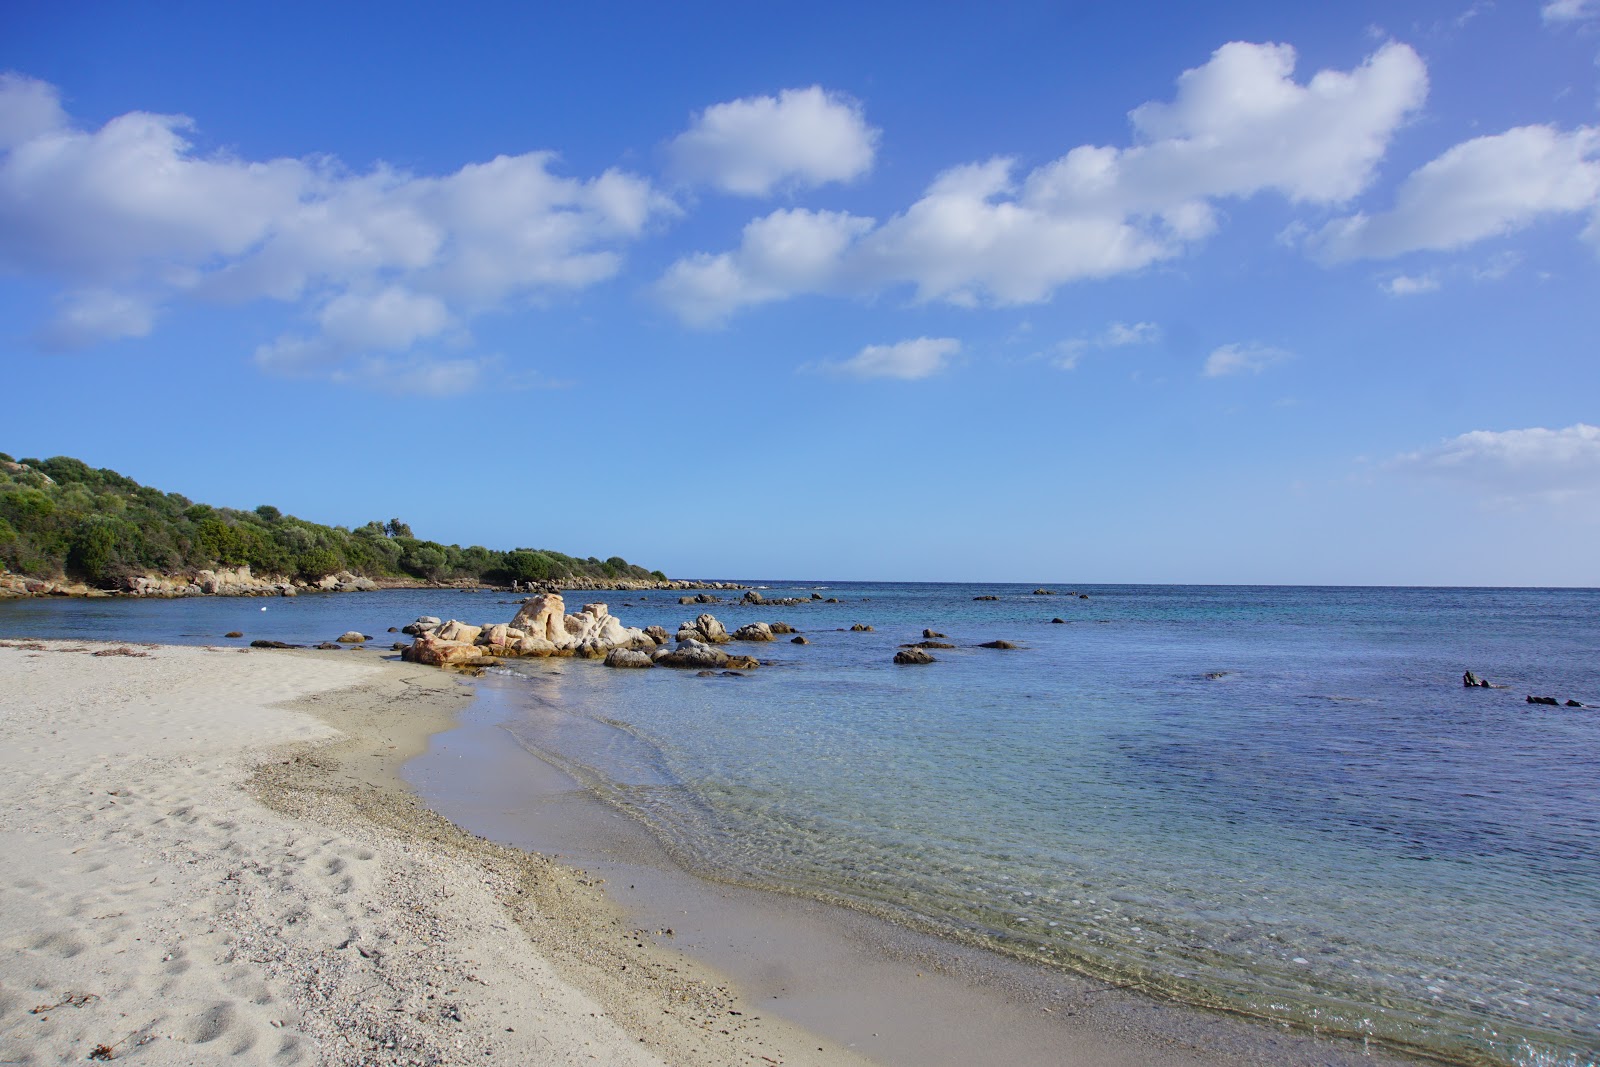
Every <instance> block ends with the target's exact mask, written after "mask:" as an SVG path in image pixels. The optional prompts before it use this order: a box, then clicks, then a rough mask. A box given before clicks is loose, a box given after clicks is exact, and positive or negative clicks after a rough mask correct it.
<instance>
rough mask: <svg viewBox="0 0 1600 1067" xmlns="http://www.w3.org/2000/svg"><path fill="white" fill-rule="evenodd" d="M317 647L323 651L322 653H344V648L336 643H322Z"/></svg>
mask: <svg viewBox="0 0 1600 1067" xmlns="http://www.w3.org/2000/svg"><path fill="white" fill-rule="evenodd" d="M317 647H318V648H320V649H323V650H324V651H331V652H342V651H344V646H343V645H341V644H339V643H338V642H337V641H323V642H322V643H321V644H319V645H317Z"/></svg>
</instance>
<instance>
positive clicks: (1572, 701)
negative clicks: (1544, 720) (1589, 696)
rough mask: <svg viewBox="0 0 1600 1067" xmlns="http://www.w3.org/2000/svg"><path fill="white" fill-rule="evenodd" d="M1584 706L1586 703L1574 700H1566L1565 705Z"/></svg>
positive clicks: (1571, 706)
mask: <svg viewBox="0 0 1600 1067" xmlns="http://www.w3.org/2000/svg"><path fill="white" fill-rule="evenodd" d="M1585 706H1586V705H1584V704H1580V703H1578V702H1577V701H1576V700H1569V701H1567V707H1569V708H1581V707H1585Z"/></svg>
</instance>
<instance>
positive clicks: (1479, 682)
mask: <svg viewBox="0 0 1600 1067" xmlns="http://www.w3.org/2000/svg"><path fill="white" fill-rule="evenodd" d="M1461 684H1462V685H1464V686H1466V687H1467V688H1468V689H1487V688H1489V682H1488V680H1487V679H1484V678H1479V677H1478V676H1477V675H1476V674H1473V673H1472V672H1471V671H1467V672H1466V673H1465V674H1463V675H1462V676H1461Z"/></svg>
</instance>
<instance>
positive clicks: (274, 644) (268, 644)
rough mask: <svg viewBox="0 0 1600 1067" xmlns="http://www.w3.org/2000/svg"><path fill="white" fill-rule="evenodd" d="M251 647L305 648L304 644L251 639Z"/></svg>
mask: <svg viewBox="0 0 1600 1067" xmlns="http://www.w3.org/2000/svg"><path fill="white" fill-rule="evenodd" d="M250 647H251V648H305V647H306V646H305V645H291V644H288V643H287V642H284V641H251V642H250Z"/></svg>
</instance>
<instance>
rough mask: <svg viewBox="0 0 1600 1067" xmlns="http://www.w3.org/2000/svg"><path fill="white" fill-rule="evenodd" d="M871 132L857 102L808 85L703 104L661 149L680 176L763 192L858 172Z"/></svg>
mask: <svg viewBox="0 0 1600 1067" xmlns="http://www.w3.org/2000/svg"><path fill="white" fill-rule="evenodd" d="M878 136H879V131H878V130H876V129H874V128H873V127H871V126H868V125H867V121H866V116H865V115H864V114H863V112H862V109H861V105H860V104H858V103H857V102H856V101H854V100H851V99H850V98H849V97H847V96H844V95H842V94H839V93H830V92H824V91H823V89H822V88H821V87H820V86H816V85H813V86H811V87H810V88H809V89H785V90H784V91H783V92H781V93H779V94H778V95H777V96H776V97H772V96H749V97H745V98H743V99H741V100H732V101H729V102H727V103H724V104H716V105H714V106H712V107H708V108H706V109H705V110H704V111H702V112H700V113H699V114H698V115H696V116H694V119H693V121H692V122H691V123H690V124H689V128H688V129H687V130H685V131H684V132H683V133H681V134H679V135H678V136H677V137H676V138H674V139H673V141H672V142H671V143H670V144H669V145H668V146H667V154H668V156H669V158H670V160H671V165H672V170H673V172H674V173H675V174H676V175H677V176H678V177H679V178H681V179H683V180H684V181H688V182H692V183H695V184H702V185H710V186H713V187H715V188H717V189H720V190H722V191H723V192H726V193H733V194H736V195H738V196H766V195H768V194H770V193H771V192H772V191H773V190H774V189H777V188H781V187H785V186H788V187H795V188H800V187H809V186H817V185H823V184H825V183H827V182H848V181H851V180H852V179H855V178H859V177H860V176H861V175H863V174H865V173H867V172H868V171H869V170H871V169H872V160H873V156H874V154H875V153H876V151H877V144H878Z"/></svg>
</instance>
